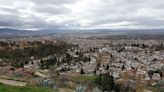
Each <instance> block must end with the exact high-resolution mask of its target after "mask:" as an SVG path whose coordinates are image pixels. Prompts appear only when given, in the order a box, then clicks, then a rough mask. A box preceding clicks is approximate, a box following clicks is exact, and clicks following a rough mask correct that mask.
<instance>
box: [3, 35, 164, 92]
mask: <svg viewBox="0 0 164 92" xmlns="http://www.w3.org/2000/svg"><path fill="white" fill-rule="evenodd" d="M163 74H164V41H163V39H161V40H159V39H158V40H157V39H146V40H145V39H144V40H143V39H117V40H115V39H109V38H101V39H100V38H96V37H91V38H89V37H63V38H60V37H50V36H45V37H36V38H16V39H1V40H0V83H2V84H0V85H1V87H0V90H1V89H2V90H6V89H5V88H8V87H6V85H9V86H13V87H10V88H13V89H11V90H10V91H9V92H14V91H15V92H19V91H18V90H20V89H21V88H22V90H23V89H24V91H23V92H31V91H30V90H31V88H32V87H35V88H36V89H34V90H35V91H37V92H42V91H43V92H104V91H106V92H163V90H164V75H163ZM2 86H4V87H2ZM14 86H17V87H16V88H14ZM26 87H27V88H26ZM39 87H41V89H39ZM37 88H38V89H37ZM39 90H40V91H39ZM35 91H34V92H35ZM6 92H8V91H6ZM32 92H33V91H32Z"/></svg>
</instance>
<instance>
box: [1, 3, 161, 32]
mask: <svg viewBox="0 0 164 92" xmlns="http://www.w3.org/2000/svg"><path fill="white" fill-rule="evenodd" d="M0 27H1V28H4V27H5V28H6V27H7V28H17V29H49V28H50V29H54V28H68V29H76V28H84V29H88V28H89V29H92V28H108V29H154V28H164V1H163V0H0Z"/></svg>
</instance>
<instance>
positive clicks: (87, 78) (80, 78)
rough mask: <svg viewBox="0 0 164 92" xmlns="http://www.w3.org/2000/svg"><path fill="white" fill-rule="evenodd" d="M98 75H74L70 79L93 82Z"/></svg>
mask: <svg viewBox="0 0 164 92" xmlns="http://www.w3.org/2000/svg"><path fill="white" fill-rule="evenodd" d="M97 77H98V76H96V75H93V76H86V75H81V76H74V77H71V78H70V80H72V81H74V82H80V83H93V82H94V81H95V80H96V78H97Z"/></svg>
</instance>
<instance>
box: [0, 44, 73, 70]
mask: <svg viewBox="0 0 164 92" xmlns="http://www.w3.org/2000/svg"><path fill="white" fill-rule="evenodd" d="M70 47H71V45H70V44H67V43H65V42H58V43H55V44H53V43H45V44H40V45H39V46H36V47H35V46H34V47H28V48H24V49H15V50H12V49H4V50H0V58H1V59H3V60H5V61H8V62H11V63H12V64H13V66H15V67H22V66H23V64H24V63H25V62H28V61H29V60H30V57H32V56H33V57H35V59H39V58H43V57H47V56H50V55H54V54H56V55H59V56H60V55H63V54H65V53H66V51H67V49H68V48H70Z"/></svg>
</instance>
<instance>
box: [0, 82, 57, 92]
mask: <svg viewBox="0 0 164 92" xmlns="http://www.w3.org/2000/svg"><path fill="white" fill-rule="evenodd" d="M0 92H55V91H53V90H51V89H47V88H41V87H15V86H9V85H4V84H0Z"/></svg>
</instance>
